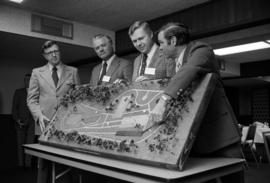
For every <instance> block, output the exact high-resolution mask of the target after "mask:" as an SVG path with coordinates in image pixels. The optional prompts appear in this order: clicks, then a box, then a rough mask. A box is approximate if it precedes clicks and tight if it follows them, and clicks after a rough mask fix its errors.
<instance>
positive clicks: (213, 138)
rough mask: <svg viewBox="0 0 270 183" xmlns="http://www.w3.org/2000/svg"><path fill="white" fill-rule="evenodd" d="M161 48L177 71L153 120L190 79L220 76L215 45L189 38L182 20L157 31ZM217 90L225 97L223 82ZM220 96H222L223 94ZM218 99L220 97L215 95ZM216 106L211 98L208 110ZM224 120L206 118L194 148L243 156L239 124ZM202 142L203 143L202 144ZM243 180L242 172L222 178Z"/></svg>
mask: <svg viewBox="0 0 270 183" xmlns="http://www.w3.org/2000/svg"><path fill="white" fill-rule="evenodd" d="M158 41H159V43H160V50H161V51H162V52H163V54H164V55H165V56H166V57H167V58H171V59H173V60H175V62H176V68H175V71H176V74H175V76H174V77H173V78H172V80H171V81H170V83H169V85H168V86H167V88H166V89H165V90H164V93H163V95H162V97H161V99H160V100H159V102H158V104H157V105H156V107H155V108H154V109H153V111H152V114H151V117H152V119H153V120H154V121H160V120H161V119H162V117H163V116H162V115H163V113H164V110H165V104H166V100H168V99H170V98H175V97H176V96H177V92H178V91H179V90H180V89H182V90H185V89H186V88H187V87H188V86H189V85H190V84H191V82H193V81H195V80H196V79H199V78H202V77H204V76H205V75H206V74H207V73H213V74H215V75H217V76H218V77H219V66H218V62H217V61H216V59H215V55H214V53H213V50H212V48H211V47H210V46H209V45H207V44H205V43H202V42H198V41H193V42H191V41H190V40H189V31H188V27H186V26H185V25H184V24H181V23H168V24H166V25H165V26H163V27H162V28H161V29H160V30H159V33H158ZM215 92H217V93H218V95H216V96H218V97H221V96H222V97H225V98H226V96H225V92H224V89H223V87H222V85H221V84H220V83H218V84H217V86H216V90H215ZM222 97H221V98H222ZM214 99H215V100H219V99H218V98H214ZM214 108H215V106H211V102H210V104H209V106H208V109H207V111H206V114H205V118H206V117H207V116H208V115H211V113H212V114H213V111H214ZM222 122H223V123H222V124H214V123H213V122H211V121H210V122H209V120H203V123H202V125H201V128H200V130H199V133H198V135H197V139H196V140H195V143H194V146H195V147H193V152H194V153H195V154H197V155H199V156H219V157H234V158H242V156H241V150H240V148H241V147H240V140H241V139H240V134H239V130H238V128H237V124H235V121H234V120H232V121H230V120H223V121H222ZM201 144H203V145H201ZM232 181H234V182H244V176H243V172H242V173H240V174H235V175H233V176H227V177H223V178H222V182H232Z"/></svg>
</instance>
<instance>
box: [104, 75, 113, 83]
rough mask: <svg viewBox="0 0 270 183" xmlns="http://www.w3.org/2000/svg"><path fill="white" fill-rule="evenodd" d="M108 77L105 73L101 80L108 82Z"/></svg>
mask: <svg viewBox="0 0 270 183" xmlns="http://www.w3.org/2000/svg"><path fill="white" fill-rule="evenodd" d="M110 79H111V77H110V76H106V75H105V76H103V78H102V81H103V82H109V81H110Z"/></svg>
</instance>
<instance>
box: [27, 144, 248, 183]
mask: <svg viewBox="0 0 270 183" xmlns="http://www.w3.org/2000/svg"><path fill="white" fill-rule="evenodd" d="M24 148H25V153H27V154H30V155H33V156H36V157H38V158H42V159H47V160H49V161H52V162H56V163H60V164H64V165H68V166H70V167H75V168H78V169H82V170H86V171H89V172H93V173H97V174H102V175H106V176H109V177H114V178H117V179H122V180H126V181H130V182H170V181H180V182H181V181H184V182H202V181H206V180H210V179H215V178H218V177H221V176H223V175H228V174H232V173H236V172H239V171H242V169H243V162H244V161H243V160H242V159H232V158H190V159H189V160H188V161H187V164H186V166H185V169H184V171H182V172H180V171H177V170H168V169H164V168H158V167H153V166H147V165H142V164H136V163H131V162H125V161H120V160H115V159H109V158H104V157H99V156H96V155H91V154H85V153H80V152H75V151H70V150H65V149H60V148H55V147H51V146H46V145H40V144H27V145H24Z"/></svg>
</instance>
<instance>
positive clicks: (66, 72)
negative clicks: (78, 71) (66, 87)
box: [56, 64, 72, 89]
mask: <svg viewBox="0 0 270 183" xmlns="http://www.w3.org/2000/svg"><path fill="white" fill-rule="evenodd" d="M62 67H63V68H62V74H61V77H60V79H59V81H58V83H57V87H56V88H57V89H58V88H59V87H60V86H61V85H62V84H63V83H64V82H65V81H66V78H68V77H69V75H70V74H72V73H71V70H70V69H69V68H68V67H67V66H66V65H64V64H63V65H62Z"/></svg>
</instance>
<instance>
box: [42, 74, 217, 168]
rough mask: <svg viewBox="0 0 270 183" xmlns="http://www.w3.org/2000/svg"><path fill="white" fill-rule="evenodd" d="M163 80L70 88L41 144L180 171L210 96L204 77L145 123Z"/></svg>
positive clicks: (212, 81) (211, 85)
mask: <svg viewBox="0 0 270 183" xmlns="http://www.w3.org/2000/svg"><path fill="white" fill-rule="evenodd" d="M168 82H169V81H168V80H166V79H164V80H149V81H143V82H139V83H135V84H132V85H125V84H111V85H101V86H97V87H90V86H89V85H80V86H72V87H71V90H70V91H69V93H67V94H66V95H65V96H64V97H63V98H62V100H61V104H60V106H59V107H58V109H57V113H56V114H55V116H54V118H53V119H52V121H51V122H50V123H49V125H48V126H47V128H46V130H45V131H44V132H43V134H42V135H41V137H40V139H39V141H40V143H42V144H46V145H53V146H58V147H61V148H68V149H72V150H75V151H81V152H85V153H91V154H96V155H99V156H104V157H110V158H117V159H120V160H125V161H127V160H128V161H134V162H138V163H144V164H150V165H153V166H162V167H166V168H169V169H178V170H182V169H183V165H184V163H185V161H186V159H187V158H188V154H189V151H190V149H191V147H192V144H193V141H194V139H195V136H196V133H197V131H198V128H199V126H200V123H201V121H202V118H203V116H204V113H205V111H206V108H207V105H208V103H209V101H210V98H211V95H212V93H213V90H214V86H215V83H216V79H215V77H214V76H213V75H211V74H208V75H207V76H206V77H204V78H203V79H202V80H201V81H198V82H196V83H192V86H190V87H189V88H188V89H186V90H185V91H179V95H178V98H177V99H174V100H170V101H168V102H167V106H166V111H165V114H164V119H163V120H162V121H160V122H158V123H153V122H152V121H151V120H150V115H149V114H150V112H151V111H152V110H153V108H154V107H155V105H156V104H157V102H158V100H159V98H160V96H161V94H162V92H163V89H164V88H165V87H166V86H167V84H168Z"/></svg>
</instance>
